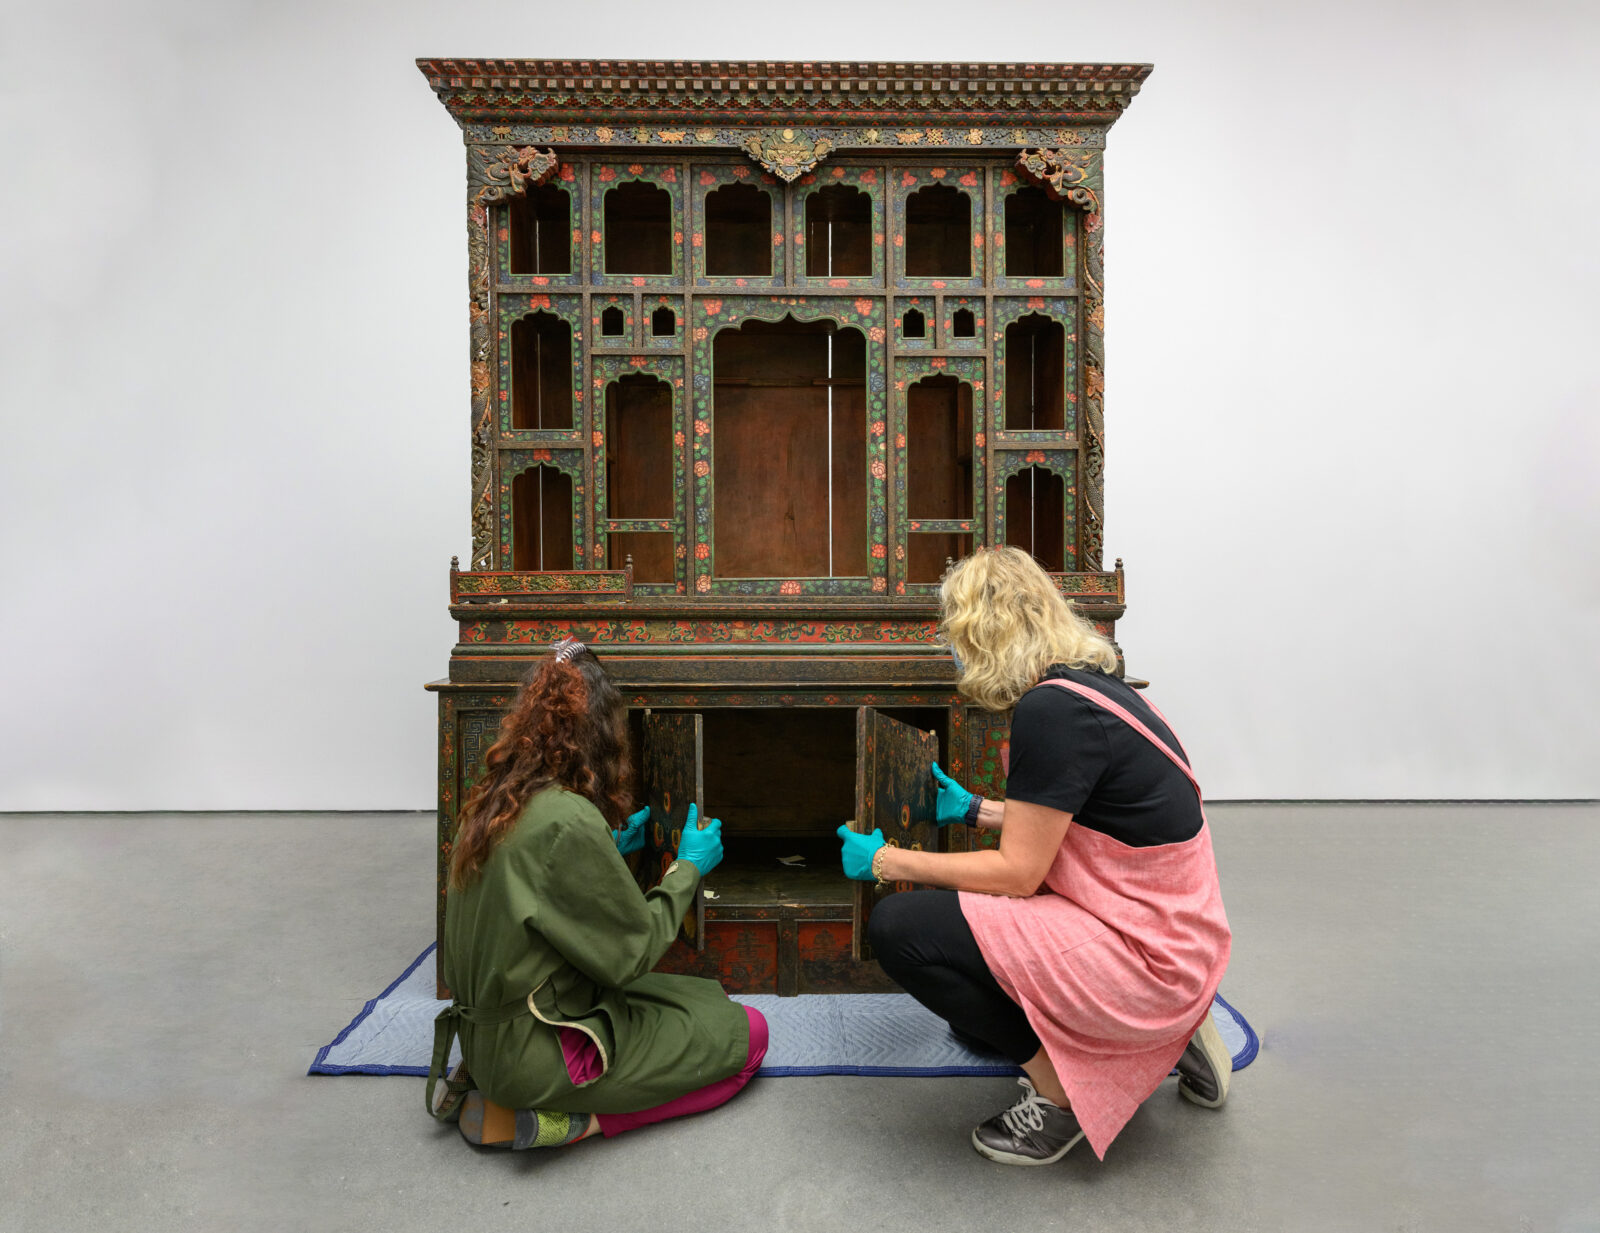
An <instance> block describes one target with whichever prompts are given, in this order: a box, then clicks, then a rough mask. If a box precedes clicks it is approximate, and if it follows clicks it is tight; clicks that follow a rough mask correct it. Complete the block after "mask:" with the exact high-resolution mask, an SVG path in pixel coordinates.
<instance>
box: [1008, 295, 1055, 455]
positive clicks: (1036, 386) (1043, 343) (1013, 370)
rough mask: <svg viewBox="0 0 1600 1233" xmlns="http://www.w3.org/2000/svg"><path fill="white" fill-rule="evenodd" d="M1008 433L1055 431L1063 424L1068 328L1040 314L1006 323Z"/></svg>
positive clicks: (1029, 315) (1031, 314)
mask: <svg viewBox="0 0 1600 1233" xmlns="http://www.w3.org/2000/svg"><path fill="white" fill-rule="evenodd" d="M1005 391H1006V407H1005V425H1006V431H1007V432H1024V431H1029V430H1033V429H1042V430H1054V429H1060V428H1062V427H1064V426H1065V424H1066V393H1067V331H1066V328H1065V327H1064V326H1063V325H1062V324H1061V322H1059V321H1054V320H1052V319H1051V318H1049V317H1046V316H1042V315H1041V314H1039V313H1029V314H1028V315H1027V316H1025V317H1022V318H1020V319H1019V320H1016V321H1013V322H1012V323H1011V324H1010V325H1008V326H1006V350H1005Z"/></svg>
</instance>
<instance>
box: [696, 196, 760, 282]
mask: <svg viewBox="0 0 1600 1233" xmlns="http://www.w3.org/2000/svg"><path fill="white" fill-rule="evenodd" d="M705 220H706V227H705V253H706V276H707V277H709V278H732V277H736V276H740V275H761V276H763V277H765V276H767V275H770V274H771V273H772V197H771V195H770V194H768V193H766V192H764V191H762V190H761V189H759V188H757V187H756V186H755V185H754V184H724V185H723V186H722V187H721V188H718V189H715V190H714V191H712V192H710V193H707V194H706V201H705Z"/></svg>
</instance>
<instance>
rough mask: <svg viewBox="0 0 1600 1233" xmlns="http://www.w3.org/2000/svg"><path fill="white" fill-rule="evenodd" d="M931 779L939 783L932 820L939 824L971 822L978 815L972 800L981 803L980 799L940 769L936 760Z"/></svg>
mask: <svg viewBox="0 0 1600 1233" xmlns="http://www.w3.org/2000/svg"><path fill="white" fill-rule="evenodd" d="M933 781H934V783H936V784H938V785H939V797H938V799H937V800H935V801H934V803H933V820H934V821H935V822H937V823H938V824H939V825H940V826H949V825H950V823H952V822H971V821H972V820H973V819H974V818H976V817H977V816H978V811H977V810H976V809H974V808H973V802H974V801H977V802H978V803H979V804H982V801H981V800H980V799H979V798H978V797H975V796H973V795H972V793H970V792H968V791H967V790H966V789H965V788H963V787H962V786H961V785H960V784H958V783H957V782H956V781H955V780H953V779H951V778H950V776H948V775H946V774H945V773H944V772H943V771H941V770H940V769H939V764H938V763H937V762H935V763H934V764H933Z"/></svg>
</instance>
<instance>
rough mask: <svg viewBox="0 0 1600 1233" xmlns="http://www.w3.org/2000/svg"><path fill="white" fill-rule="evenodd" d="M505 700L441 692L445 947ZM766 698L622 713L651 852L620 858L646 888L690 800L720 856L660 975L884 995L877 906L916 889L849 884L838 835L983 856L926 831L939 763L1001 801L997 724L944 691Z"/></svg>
mask: <svg viewBox="0 0 1600 1233" xmlns="http://www.w3.org/2000/svg"><path fill="white" fill-rule="evenodd" d="M514 696H515V690H514V689H513V688H511V687H508V686H503V687H472V688H460V687H453V686H447V687H446V688H444V689H442V690H441V692H440V737H441V740H440V751H439V752H440V764H439V815H438V818H439V835H438V845H437V848H436V853H435V854H436V859H437V872H438V884H437V893H438V899H437V906H438V921H437V923H438V928H439V936H440V938H441V939H442V937H443V926H444V907H445V898H446V875H447V872H448V864H449V858H450V850H451V844H452V841H453V839H454V834H455V824H456V819H457V817H458V815H459V810H460V808H461V805H462V803H463V802H464V801H465V800H466V799H467V797H468V795H469V794H470V792H471V791H472V787H473V784H474V783H475V782H476V780H477V778H478V775H479V774H480V773H481V769H482V766H483V759H484V755H485V753H486V752H487V750H488V748H489V746H490V745H491V744H492V743H493V742H494V740H495V738H496V736H497V735H498V727H499V720H500V716H501V714H502V713H503V712H504V711H505V709H506V708H507V707H509V706H510V704H511V702H512V701H513V698H514ZM635 701H636V703H637V702H640V701H643V702H646V703H648V702H649V701H650V699H649V697H648V695H646V696H645V697H643V698H636V699H635ZM763 701H764V703H765V704H764V705H759V706H757V705H749V704H748V703H747V702H746V701H745V700H743V699H741V698H738V697H735V696H732V695H728V696H718V697H715V698H711V699H702V700H697V702H698V705H696V706H693V707H686V706H650V705H644V706H640V705H637V704H636V705H634V706H633V708H632V709H631V711H630V717H629V725H628V728H629V742H630V746H631V750H630V753H631V755H632V758H633V763H634V766H635V768H636V769H637V772H638V788H639V800H640V803H641V804H646V805H648V806H649V809H650V815H651V817H650V825H649V826H648V827H647V832H646V845H645V849H644V850H642V851H641V852H639V854H638V855H637V856H635V857H631V858H630V860H629V863H630V865H631V866H632V867H633V868H634V871H635V874H636V876H637V877H638V880H639V885H640V888H641V889H642V890H648V889H649V888H650V887H652V886H654V885H655V883H656V882H657V881H659V879H660V877H661V874H662V871H663V870H665V869H666V868H667V867H668V866H669V865H670V864H671V863H672V860H673V858H674V857H675V856H676V850H677V847H678V843H679V841H680V840H681V838H682V833H683V832H682V828H683V827H684V825H685V824H686V822H687V813H688V807H689V805H690V804H697V805H699V806H700V808H701V811H702V813H701V816H702V818H704V817H706V816H715V817H718V818H720V819H721V821H722V837H723V847H724V852H725V857H724V860H723V862H722V864H721V865H719V866H718V867H717V868H716V869H714V870H713V871H712V872H711V874H710V876H708V877H707V878H706V879H705V880H704V882H703V883H702V887H701V897H700V898H699V899H698V900H697V901H696V904H695V908H694V910H693V911H691V912H690V913H689V914H688V916H687V917H686V919H685V920H684V922H683V928H682V930H681V932H680V934H679V937H678V939H677V941H675V942H674V943H673V945H672V947H671V949H670V950H669V951H668V952H667V954H666V956H665V957H664V958H663V959H662V961H661V963H660V964H659V965H658V966H657V970H658V971H663V972H679V973H686V974H691V975H697V976H707V977H711V978H713V979H716V980H718V981H720V982H721V983H722V986H723V987H724V988H725V989H727V990H728V992H730V993H772V994H778V995H781V996H793V995H795V994H800V993H873V992H883V991H888V990H892V989H894V988H895V986H894V985H893V984H892V982H890V981H889V979H888V978H887V977H886V976H885V975H884V974H883V970H882V968H881V967H880V966H879V965H878V963H877V962H876V961H874V960H873V959H872V957H871V954H870V948H868V947H867V945H866V925H867V921H868V919H869V918H870V915H871V912H872V909H873V906H874V905H875V904H876V903H877V902H879V901H880V900H881V899H882V898H883V896H884V895H886V894H894V893H899V892H901V891H906V890H910V889H912V887H911V884H910V883H896V884H892V885H889V886H882V887H878V886H873V885H871V884H870V883H865V882H852V881H851V880H850V879H848V878H846V877H845V876H844V871H843V869H842V868H841V866H840V860H839V840H838V837H837V835H836V834H835V831H836V829H837V828H838V826H839V825H840V824H841V823H845V822H849V823H851V824H852V825H853V826H854V828H855V829H856V830H858V831H862V832H871V831H872V830H873V829H874V828H877V829H880V830H881V831H882V832H883V835H884V838H885V840H886V841H887V842H888V843H890V844H893V845H897V846H900V847H905V848H922V849H925V850H929V851H939V850H946V851H948V850H965V849H966V848H968V847H969V846H978V845H987V844H992V843H993V841H994V840H993V837H992V833H989V832H976V831H969V830H968V829H967V828H966V827H962V826H950V827H945V828H943V829H942V830H941V829H940V828H938V827H937V826H936V825H935V824H934V818H933V805H934V788H933V781H932V779H931V776H930V769H929V768H930V765H931V763H932V762H933V761H934V760H935V759H938V760H939V761H940V763H941V764H942V765H943V766H944V768H945V769H946V770H947V771H948V772H949V773H950V774H952V775H954V776H955V777H956V778H957V780H958V781H964V782H967V783H968V784H969V786H970V787H971V788H972V790H973V791H976V792H980V793H982V794H983V795H985V796H988V797H991V798H993V799H1000V798H1002V797H1003V796H1004V791H1005V744H1006V737H1007V735H1008V724H1007V717H1006V716H1004V715H994V714H990V713H988V712H984V711H979V710H977V709H975V708H971V707H968V706H966V705H964V704H963V703H962V702H961V700H960V699H959V698H957V697H956V696H955V695H953V694H939V695H904V694H902V695H896V694H866V693H858V694H849V693H829V694H821V693H808V692H804V691H797V692H796V693H795V694H793V695H784V696H783V697H782V699H764V700H763ZM774 702H781V703H782V705H773V703H774ZM707 703H709V705H708V704H707ZM441 963H442V958H441ZM440 996H441V997H442V996H447V990H445V988H444V986H443V984H442V981H441V984H440Z"/></svg>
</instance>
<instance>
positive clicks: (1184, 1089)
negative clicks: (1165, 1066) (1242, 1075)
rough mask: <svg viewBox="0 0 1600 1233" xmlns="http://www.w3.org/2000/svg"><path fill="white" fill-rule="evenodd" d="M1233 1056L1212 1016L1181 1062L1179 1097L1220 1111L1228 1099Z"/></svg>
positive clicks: (1195, 1035) (1191, 1041)
mask: <svg viewBox="0 0 1600 1233" xmlns="http://www.w3.org/2000/svg"><path fill="white" fill-rule="evenodd" d="M1232 1077H1233V1057H1232V1055H1231V1054H1229V1052H1228V1046H1227V1045H1225V1044H1223V1042H1222V1033H1220V1032H1219V1031H1217V1025H1216V1024H1215V1023H1213V1022H1212V1021H1211V1015H1210V1014H1209V1013H1208V1014H1207V1015H1206V1017H1205V1022H1203V1023H1202V1024H1201V1025H1200V1030H1199V1031H1197V1032H1196V1033H1195V1034H1194V1036H1193V1037H1192V1038H1191V1039H1190V1041H1189V1047H1188V1048H1187V1049H1185V1050H1184V1051H1183V1056H1182V1057H1180V1058H1179V1059H1178V1095H1180V1096H1182V1097H1183V1098H1184V1099H1185V1100H1189V1101H1193V1102H1194V1103H1195V1104H1197V1105H1203V1106H1204V1107H1205V1108H1207V1109H1220V1108H1222V1105H1223V1102H1224V1101H1226V1100H1227V1099H1228V1081H1229V1080H1230V1079H1231V1078H1232Z"/></svg>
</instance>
